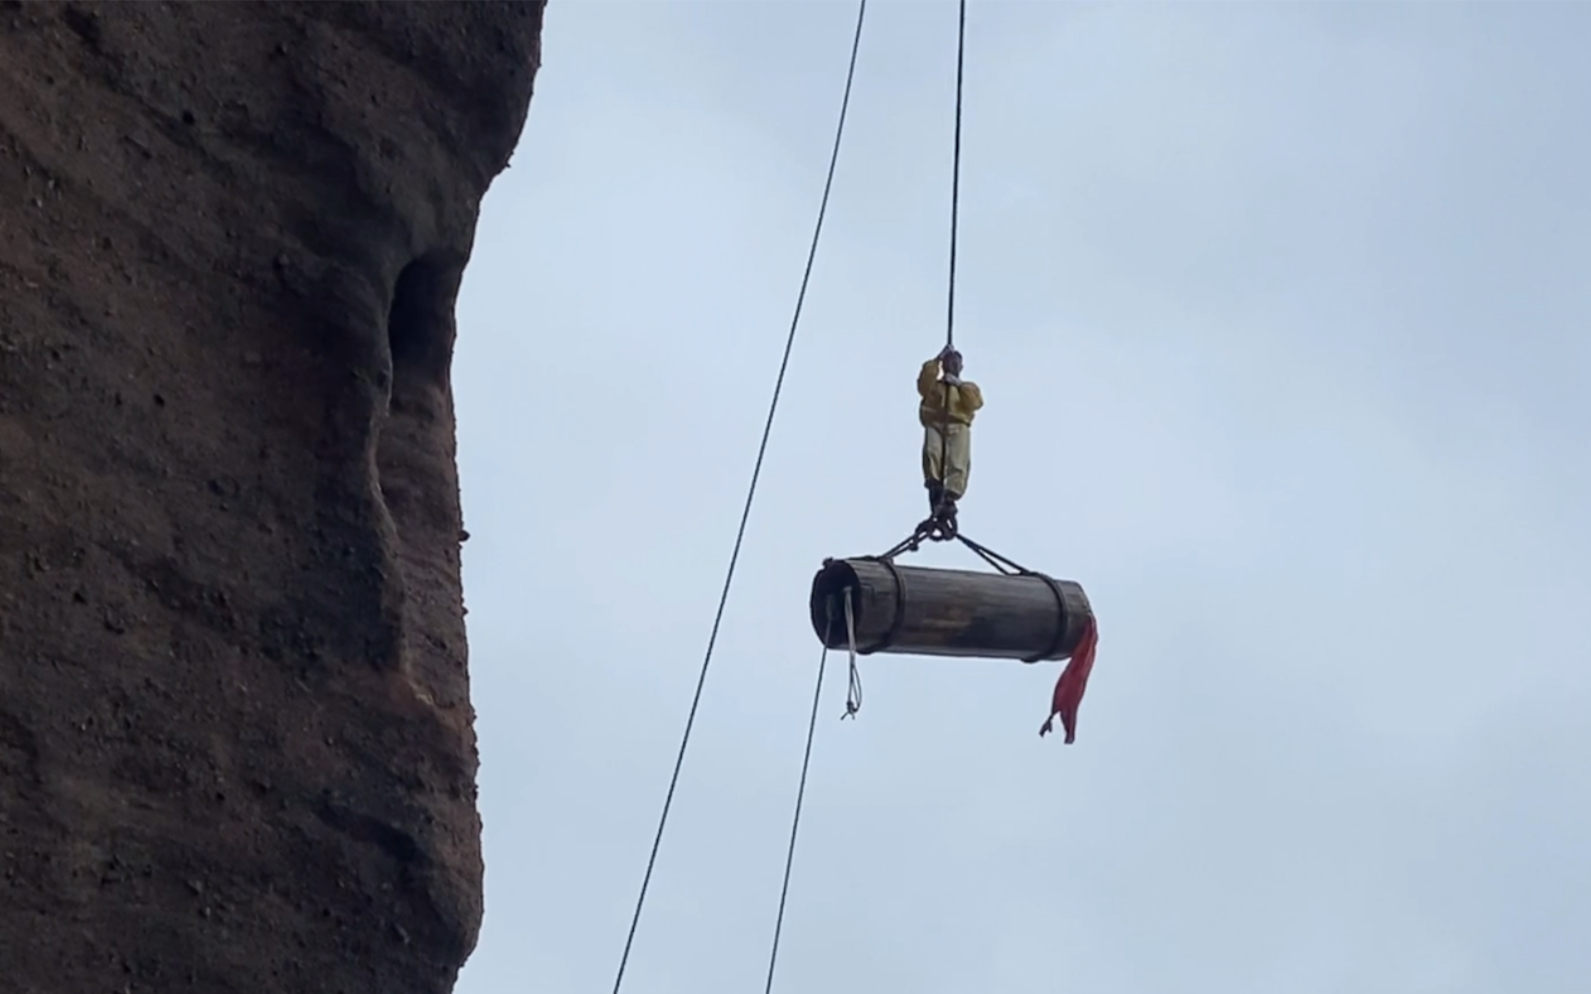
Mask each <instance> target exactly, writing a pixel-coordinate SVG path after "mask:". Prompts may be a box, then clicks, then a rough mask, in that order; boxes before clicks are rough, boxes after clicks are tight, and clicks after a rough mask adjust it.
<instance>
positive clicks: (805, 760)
mask: <svg viewBox="0 0 1591 994" xmlns="http://www.w3.org/2000/svg"><path fill="white" fill-rule="evenodd" d="M846 589H847V590H849V589H850V588H846ZM849 605H850V595H849V594H847V595H846V610H847V612H849V610H850V607H849ZM828 613H829V618H828V624H827V625H825V627H824V630H825V631H827V630H828V629H829V628H830V627H832V626H833V624H834V600H833V599H832V598H830V600H829V603H828ZM828 663H829V649H828V646H824V647H823V654H822V655H821V656H819V657H818V683H817V686H816V687H814V688H813V690H812V715H811V717H809V718H808V719H807V746H806V751H805V752H803V753H802V754H801V784H800V786H799V787H797V788H796V802H795V816H794V817H792V818H791V819H790V847H789V849H787V850H786V851H785V855H784V881H783V882H782V883H781V884H780V885H779V914H778V916H777V917H775V918H774V921H773V946H772V948H771V949H770V950H769V952H768V983H767V984H766V985H765V986H764V987H763V994H773V975H774V969H775V967H777V966H778V964H779V938H780V936H781V935H783V934H784V908H785V902H786V901H787V900H788V899H789V897H790V871H791V870H792V869H793V868H794V867H795V851H796V836H797V835H798V834H799V832H800V830H801V804H802V802H803V801H805V800H806V796H807V770H808V769H810V768H811V766H812V739H813V738H814V737H815V736H816V734H817V728H818V702H820V701H822V700H823V671H824V669H825V668H826V667H827V666H828Z"/></svg>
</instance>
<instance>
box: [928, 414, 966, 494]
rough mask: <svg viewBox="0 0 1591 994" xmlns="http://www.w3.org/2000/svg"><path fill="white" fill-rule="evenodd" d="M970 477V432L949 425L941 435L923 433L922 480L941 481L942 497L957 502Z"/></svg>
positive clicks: (962, 426)
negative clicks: (944, 495)
mask: <svg viewBox="0 0 1591 994" xmlns="http://www.w3.org/2000/svg"><path fill="white" fill-rule="evenodd" d="M971 474H972V428H971V427H970V426H968V425H963V424H954V423H952V424H951V425H949V426H948V427H946V429H945V431H944V433H943V434H941V433H940V430H939V429H938V428H924V429H923V479H924V480H928V481H931V480H943V481H944V484H945V493H947V494H948V495H950V496H951V497H955V498H957V499H959V498H960V497H961V495H962V494H965V493H966V492H967V477H968V476H970V475H971Z"/></svg>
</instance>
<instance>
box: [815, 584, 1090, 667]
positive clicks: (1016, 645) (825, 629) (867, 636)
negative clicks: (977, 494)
mask: <svg viewBox="0 0 1591 994" xmlns="http://www.w3.org/2000/svg"><path fill="white" fill-rule="evenodd" d="M847 588H849V590H850V595H851V611H852V617H853V620H854V623H855V627H856V651H857V652H859V653H862V654H864V655H865V654H868V653H874V652H890V653H904V654H911V655H921V656H978V657H985V658H990V659H1020V660H1022V661H1023V662H1028V663H1036V662H1039V661H1040V660H1045V659H1065V658H1066V657H1067V656H1070V655H1071V654H1072V650H1074V649H1076V648H1077V643H1078V641H1079V640H1080V639H1082V637H1083V631H1084V628H1085V626H1086V623H1087V621H1088V619H1089V618H1090V617H1091V616H1092V614H1093V608H1092V607H1090V605H1089V603H1088V595H1087V594H1085V593H1083V588H1082V586H1080V585H1079V584H1076V583H1073V582H1072V581H1070V580H1056V579H1054V578H1052V577H1048V576H1045V575H1044V574H1042V573H1024V574H1017V575H1006V574H1001V573H977V572H972V571H970V570H959V569H925V568H923V567H919V566H901V565H899V564H897V563H894V562H888V561H885V560H882V559H872V558H859V559H830V560H826V561H825V562H824V564H823V568H822V569H821V570H819V571H818V574H817V576H815V577H814V578H813V580H812V597H811V605H810V606H811V611H812V630H813V631H814V632H816V633H817V636H818V638H819V639H820V640H821V641H822V642H823V644H824V645H826V646H828V647H829V648H831V649H843V648H845V647H846V646H847V644H848V640H847V636H846V629H845V601H844V597H845V591H846V589H847Z"/></svg>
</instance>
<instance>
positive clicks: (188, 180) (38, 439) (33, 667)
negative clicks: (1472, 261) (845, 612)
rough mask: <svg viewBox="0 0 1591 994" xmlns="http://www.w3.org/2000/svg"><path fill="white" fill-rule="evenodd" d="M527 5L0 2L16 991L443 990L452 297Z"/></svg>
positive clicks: (3, 627)
mask: <svg viewBox="0 0 1591 994" xmlns="http://www.w3.org/2000/svg"><path fill="white" fill-rule="evenodd" d="M541 20H542V3H541V2H530V3H468V4H464V3H400V2H381V3H371V2H359V3H354V2H337V3H265V2H228V3H202V4H201V3H162V2H141V3H103V4H93V3H47V2H29V3H17V2H0V978H3V979H0V988H3V989H4V990H6V991H15V992H18V994H32V992H38V994H115V992H123V994H137V992H162V994H165V992H181V991H189V990H192V991H204V992H207V994H228V992H238V994H243V992H248V994H278V992H280V994H286V992H311V991H313V992H317V994H319V992H347V994H354V992H371V994H375V992H380V994H421V992H425V994H429V992H444V991H448V990H450V989H451V987H452V984H453V980H454V977H455V976H456V974H457V971H458V968H459V966H460V965H461V964H462V962H463V961H464V959H465V957H466V956H467V955H468V954H469V952H470V950H471V948H472V946H473V944H474V941H475V937H476V932H477V928H478V926H479V922H480V917H481V873H482V866H481V856H480V841H479V840H480V824H479V819H478V816H477V813H476V808H475V772H476V753H475V740H474V735H473V731H472V727H471V722H472V712H471V709H470V703H469V684H468V675H467V672H466V666H465V659H466V653H465V637H464V621H463V609H462V603H461V592H460V578H459V545H460V542H461V541H462V539H463V537H464V536H463V532H462V528H461V522H460V512H459V498H458V484H457V477H456V472H455V466H454V427H453V404H452V394H451V388H450V385H449V365H450V362H451V354H452V346H453V337H454V331H455V328H454V323H453V302H454V296H455V294H456V292H457V290H458V286H459V280H460V275H461V272H462V270H463V267H464V265H465V263H466V260H467V259H468V257H469V253H470V249H471V245H472V241H473V237H474V228H475V222H476V217H477V213H478V210H479V206H480V200H481V197H482V195H483V193H484V192H485V191H486V189H487V186H488V185H489V183H490V182H491V180H492V178H493V177H494V176H495V175H496V174H497V173H498V172H499V171H500V170H501V169H503V168H504V166H505V165H506V163H507V161H508V157H509V155H510V152H511V151H512V149H513V148H514V146H515V144H516V142H517V140H518V137H519V133H520V130H521V128H522V126H523V124H524V120H525V115H526V108H527V106H528V103H529V100H530V95H531V88H532V82H533V79H534V76H535V72H536V69H537V66H538V64H539V38H540V31H541Z"/></svg>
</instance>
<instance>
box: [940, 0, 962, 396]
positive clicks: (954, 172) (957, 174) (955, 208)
mask: <svg viewBox="0 0 1591 994" xmlns="http://www.w3.org/2000/svg"><path fill="white" fill-rule="evenodd" d="M966 56H967V0H961V15H960V22H959V24H958V25H957V27H956V147H955V152H954V153H953V155H952V157H951V164H950V291H949V294H948V298H949V299H948V300H947V301H946V303H945V347H946V348H952V349H953V348H955V347H956V229H957V222H958V215H959V214H960V211H961V77H962V67H963V66H964V65H965V63H966ZM946 394H947V395H948V394H949V391H946Z"/></svg>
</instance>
